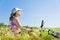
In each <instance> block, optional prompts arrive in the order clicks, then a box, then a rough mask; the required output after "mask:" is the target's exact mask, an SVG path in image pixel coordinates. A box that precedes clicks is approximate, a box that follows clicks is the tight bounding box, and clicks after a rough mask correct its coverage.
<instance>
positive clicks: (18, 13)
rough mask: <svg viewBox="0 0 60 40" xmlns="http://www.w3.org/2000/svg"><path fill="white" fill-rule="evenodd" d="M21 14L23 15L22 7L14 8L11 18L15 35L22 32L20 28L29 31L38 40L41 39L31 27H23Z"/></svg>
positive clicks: (11, 26)
mask: <svg viewBox="0 0 60 40" xmlns="http://www.w3.org/2000/svg"><path fill="white" fill-rule="evenodd" d="M19 16H21V9H19V8H13V9H12V12H11V16H10V18H9V20H10V29H11V31H12V32H13V33H14V35H17V34H19V33H20V32H19V31H18V29H20V30H21V31H28V34H29V35H31V36H33V37H35V38H37V40H38V39H39V40H40V38H39V37H37V35H36V34H35V33H34V32H33V31H32V30H31V29H27V28H24V27H22V25H21V22H20V21H19V19H18V18H19Z"/></svg>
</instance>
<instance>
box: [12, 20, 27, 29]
mask: <svg viewBox="0 0 60 40" xmlns="http://www.w3.org/2000/svg"><path fill="white" fill-rule="evenodd" d="M13 22H14V24H15V25H16V26H17V28H20V29H21V30H26V28H24V27H22V25H21V23H20V22H18V20H17V19H16V20H14V21H13Z"/></svg>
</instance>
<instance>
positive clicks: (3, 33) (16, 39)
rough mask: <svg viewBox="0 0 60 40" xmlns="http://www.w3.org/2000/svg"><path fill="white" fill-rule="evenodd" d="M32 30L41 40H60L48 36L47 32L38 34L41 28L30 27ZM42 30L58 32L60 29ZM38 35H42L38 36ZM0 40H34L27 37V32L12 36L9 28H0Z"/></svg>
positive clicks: (59, 39)
mask: <svg viewBox="0 0 60 40" xmlns="http://www.w3.org/2000/svg"><path fill="white" fill-rule="evenodd" d="M31 28H33V30H34V32H35V33H36V34H37V36H39V37H40V38H42V40H60V38H56V37H53V36H52V35H48V32H42V33H41V32H40V31H39V30H41V28H38V27H31ZM43 29H44V30H48V29H51V30H56V31H57V32H60V28H43ZM40 34H42V35H41V36H40ZM0 40H36V39H35V38H33V37H31V36H29V35H28V33H27V32H23V33H21V34H19V35H17V36H14V35H13V33H11V31H10V27H0Z"/></svg>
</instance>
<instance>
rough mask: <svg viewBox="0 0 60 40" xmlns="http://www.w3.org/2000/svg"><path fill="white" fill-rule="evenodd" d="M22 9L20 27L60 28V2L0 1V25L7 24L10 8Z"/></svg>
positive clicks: (32, 0) (47, 0)
mask: <svg viewBox="0 0 60 40" xmlns="http://www.w3.org/2000/svg"><path fill="white" fill-rule="evenodd" d="M15 7H18V8H22V16H21V17H20V18H19V19H20V21H21V23H22V25H29V26H40V24H41V21H42V20H44V21H45V22H44V24H45V25H44V26H45V27H60V0H0V23H1V22H3V23H5V24H9V16H10V12H11V10H12V8H15Z"/></svg>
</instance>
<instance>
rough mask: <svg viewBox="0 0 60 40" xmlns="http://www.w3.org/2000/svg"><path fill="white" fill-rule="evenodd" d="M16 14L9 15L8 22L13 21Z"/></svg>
mask: <svg viewBox="0 0 60 40" xmlns="http://www.w3.org/2000/svg"><path fill="white" fill-rule="evenodd" d="M15 14H16V13H11V15H10V18H9V21H11V20H12V19H13V17H14V16H15Z"/></svg>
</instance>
